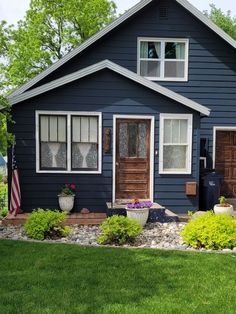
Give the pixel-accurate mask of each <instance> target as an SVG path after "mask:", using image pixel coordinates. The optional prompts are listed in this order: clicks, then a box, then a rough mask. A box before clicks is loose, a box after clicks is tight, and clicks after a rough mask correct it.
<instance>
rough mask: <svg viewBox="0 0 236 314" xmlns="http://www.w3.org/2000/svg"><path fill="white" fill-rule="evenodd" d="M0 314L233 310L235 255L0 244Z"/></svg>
mask: <svg viewBox="0 0 236 314" xmlns="http://www.w3.org/2000/svg"><path fill="white" fill-rule="evenodd" d="M0 265H1V267H0V313H1V314H7V313H9V314H14V313H24V314H28V313H30V314H34V313H46V314H48V313H50V314H51V313H53V314H62V313H63V314H64V313H69V314H73V313H89V314H93V313H96V314H101V313H117V314H127V313H132V314H139V313H141V314H145V313H161V314H162V313H174V314H177V313H181V314H182V313H211V314H212V313H224V314H225V313H227V314H230V313H236V298H235V295H236V267H235V266H236V255H235V254H214V253H213V254H204V253H190V252H178V251H175V252H174V251H159V250H139V249H115V248H114V249H113V248H92V247H79V246H76V245H64V244H45V243H42V244H41V243H31V242H19V241H11V240H1V241H0Z"/></svg>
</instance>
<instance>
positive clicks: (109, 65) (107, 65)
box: [9, 60, 210, 116]
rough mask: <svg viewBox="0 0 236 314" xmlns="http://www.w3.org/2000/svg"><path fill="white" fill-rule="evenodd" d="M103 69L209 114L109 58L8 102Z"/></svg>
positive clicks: (195, 104)
mask: <svg viewBox="0 0 236 314" xmlns="http://www.w3.org/2000/svg"><path fill="white" fill-rule="evenodd" d="M104 69H109V70H111V71H113V72H116V73H118V74H120V75H122V76H124V77H126V78H128V79H130V80H132V81H134V82H136V83H138V84H140V85H142V86H144V87H147V88H149V89H151V90H153V91H155V92H157V93H160V94H162V95H164V96H166V97H168V98H170V99H172V100H175V101H177V102H178V103H180V104H182V105H184V106H186V107H188V108H191V109H193V110H196V111H198V112H200V113H202V114H204V115H207V116H209V115H210V109H209V108H207V107H205V106H202V105H200V104H198V103H197V102H195V101H193V100H191V99H188V98H186V97H184V96H182V95H179V94H177V93H175V92H173V91H171V90H170V89H168V88H165V87H163V86H161V85H159V84H156V83H154V82H152V81H149V80H148V79H146V78H144V77H142V76H140V75H138V74H136V73H134V72H132V71H130V70H127V69H126V68H124V67H122V66H120V65H118V64H116V63H114V62H111V61H109V60H104V61H101V62H98V63H96V64H94V65H91V66H89V67H86V68H84V69H82V70H79V71H76V72H74V73H72V74H68V75H66V76H63V77H61V78H59V79H57V80H54V81H51V82H49V83H47V84H44V85H41V86H39V87H36V88H34V89H32V90H30V91H28V92H25V93H23V94H21V95H17V96H15V97H13V98H10V99H9V100H10V103H11V104H12V105H14V104H17V103H19V102H21V101H24V100H26V99H30V98H32V97H35V96H37V95H40V94H43V93H45V92H48V91H50V90H53V89H55V88H57V87H60V86H63V85H65V84H68V83H71V82H73V81H75V80H79V79H81V78H83V77H86V76H88V75H90V74H93V73H96V72H98V71H100V70H104Z"/></svg>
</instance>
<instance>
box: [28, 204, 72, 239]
mask: <svg viewBox="0 0 236 314" xmlns="http://www.w3.org/2000/svg"><path fill="white" fill-rule="evenodd" d="M65 218H66V213H64V212H58V211H52V210H47V209H46V210H43V209H40V208H39V209H37V210H34V211H33V213H32V214H31V215H30V216H29V218H28V219H27V221H26V223H25V225H24V230H25V232H26V234H27V235H28V236H29V237H30V238H33V239H36V240H44V239H46V238H50V239H54V238H59V237H65V236H67V235H68V234H69V233H70V232H71V229H70V228H69V227H65V226H63V222H64V221H65Z"/></svg>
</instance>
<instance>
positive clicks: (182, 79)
mask: <svg viewBox="0 0 236 314" xmlns="http://www.w3.org/2000/svg"><path fill="white" fill-rule="evenodd" d="M141 41H154V42H155V41H156V42H161V58H159V59H160V62H161V64H160V66H161V73H160V77H148V76H145V78H146V79H148V80H150V81H174V82H187V81H188V60H189V39H187V38H158V37H138V44H137V74H138V75H140V48H141ZM165 42H179V43H185V62H184V72H185V75H184V77H168V78H165V77H164V60H165V59H164V43H165ZM149 60H150V59H149ZM174 60H176V59H174ZM169 61H173V60H172V59H169Z"/></svg>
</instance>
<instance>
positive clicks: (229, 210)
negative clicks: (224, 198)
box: [214, 204, 234, 215]
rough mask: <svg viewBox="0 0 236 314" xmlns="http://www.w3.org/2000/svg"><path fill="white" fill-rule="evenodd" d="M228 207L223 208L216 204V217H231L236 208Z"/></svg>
mask: <svg viewBox="0 0 236 314" xmlns="http://www.w3.org/2000/svg"><path fill="white" fill-rule="evenodd" d="M227 205H228V206H221V205H220V204H216V205H215V206H214V213H215V214H216V215H219V214H229V215H232V214H233V211H234V208H233V206H232V205H230V204H227Z"/></svg>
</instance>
